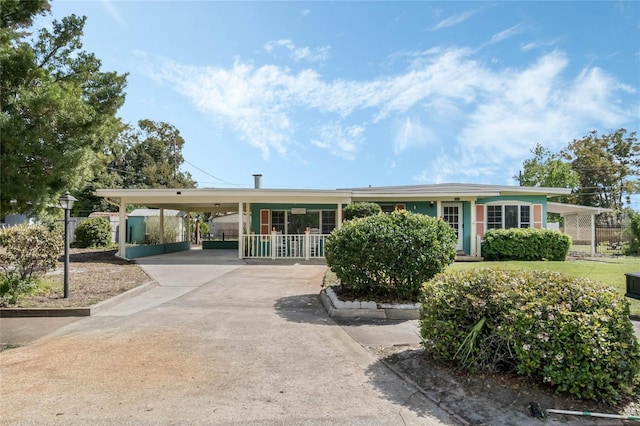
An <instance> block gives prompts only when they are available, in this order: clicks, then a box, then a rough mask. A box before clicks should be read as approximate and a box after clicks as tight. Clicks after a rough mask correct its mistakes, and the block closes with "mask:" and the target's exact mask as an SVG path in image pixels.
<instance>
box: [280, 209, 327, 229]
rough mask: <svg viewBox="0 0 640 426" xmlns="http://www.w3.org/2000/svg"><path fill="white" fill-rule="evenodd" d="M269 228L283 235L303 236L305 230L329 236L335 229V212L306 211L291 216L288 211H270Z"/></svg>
mask: <svg viewBox="0 0 640 426" xmlns="http://www.w3.org/2000/svg"><path fill="white" fill-rule="evenodd" d="M271 226H272V227H273V228H275V229H276V231H277V232H281V233H283V234H304V232H305V231H306V228H309V229H310V230H314V229H317V230H321V231H322V233H323V234H330V233H331V231H333V229H334V228H335V227H336V211H335V210H307V211H306V212H305V213H304V214H293V213H291V211H289V210H271Z"/></svg>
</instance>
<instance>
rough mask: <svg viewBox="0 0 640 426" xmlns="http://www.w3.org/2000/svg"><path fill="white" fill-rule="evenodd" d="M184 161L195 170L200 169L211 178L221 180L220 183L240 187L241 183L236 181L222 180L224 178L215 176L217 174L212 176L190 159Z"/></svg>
mask: <svg viewBox="0 0 640 426" xmlns="http://www.w3.org/2000/svg"><path fill="white" fill-rule="evenodd" d="M184 162H185V163H187V164H188V165H190V166H191V167H193V168H195V169H196V170H198V171H200V172H202V173H204V174H205V175H207V176H209V177H212V178H214V179H215V180H217V181H219V182H221V183H224V184H225V185H231V186H235V187H236V188H242V185H238V184H237V183H231V182H228V181H226V180H224V179H221V178H219V177H217V176H214V175H212V174H211V173H209V172H207V171H204V170H202V169H201V168H200V167H198V166H196V165H195V164H193V163H192V162H190V161H187V160H184Z"/></svg>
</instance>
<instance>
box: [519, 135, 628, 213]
mask: <svg viewBox="0 0 640 426" xmlns="http://www.w3.org/2000/svg"><path fill="white" fill-rule="evenodd" d="M531 152H532V154H533V158H530V159H527V160H525V161H524V164H523V172H522V173H521V175H520V176H519V177H517V179H519V180H520V185H522V186H549V187H556V188H557V187H560V188H572V189H573V194H572V195H571V196H569V197H566V198H565V199H563V200H562V201H564V202H571V203H577V204H581V205H586V206H594V207H604V208H610V209H613V210H615V211H618V212H620V211H622V210H623V207H624V204H625V202H626V203H629V197H630V196H631V195H633V194H639V193H640V179H639V177H640V145H639V144H638V139H637V138H636V133H635V132H631V133H628V132H627V130H626V129H618V130H616V131H614V132H611V133H609V134H598V132H596V131H592V132H591V133H589V134H588V135H587V136H585V137H583V138H581V139H575V140H573V141H572V142H570V143H569V144H568V145H567V147H566V148H565V149H563V150H561V151H560V152H558V153H552V152H550V151H549V150H548V149H547V148H545V147H543V146H542V145H540V144H538V145H536V147H535V148H533V149H532V151H531Z"/></svg>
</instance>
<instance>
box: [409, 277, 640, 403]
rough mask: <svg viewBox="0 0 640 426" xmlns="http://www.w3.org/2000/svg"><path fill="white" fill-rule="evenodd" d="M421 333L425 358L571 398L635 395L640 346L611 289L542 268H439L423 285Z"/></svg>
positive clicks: (624, 307) (613, 398)
mask: <svg viewBox="0 0 640 426" xmlns="http://www.w3.org/2000/svg"><path fill="white" fill-rule="evenodd" d="M421 335H422V339H423V346H424V347H425V350H426V351H427V352H429V353H430V354H431V355H432V356H434V357H436V358H440V359H445V360H449V361H453V362H455V363H457V364H458V365H459V366H460V367H462V368H464V369H467V370H471V371H475V370H489V371H497V370H502V371H504V370H508V371H513V372H517V373H519V374H521V375H525V376H530V377H532V378H535V379H537V380H539V381H540V382H541V383H545V384H547V385H549V386H552V387H553V388H554V389H556V390H557V391H559V392H568V393H570V394H572V395H575V396H577V397H578V398H586V399H594V400H600V401H606V402H616V401H619V400H620V399H622V398H624V397H625V396H629V395H633V394H634V392H637V391H639V390H640V389H639V388H638V386H639V385H640V345H639V344H638V341H637V339H636V336H635V334H634V330H633V325H632V324H631V321H630V319H629V302H628V301H627V300H625V298H624V297H623V296H621V295H620V294H619V293H618V292H617V291H616V289H614V288H611V287H606V286H604V285H602V284H599V283H596V282H592V281H590V280H588V279H584V278H575V277H569V276H564V275H561V274H559V273H556V272H548V271H536V272H525V271H511V270H497V269H489V268H484V269H478V270H470V271H447V272H446V273H443V274H439V275H437V276H436V277H434V278H433V279H432V280H430V281H429V282H427V283H426V284H425V286H424V296H423V302H422V317H421Z"/></svg>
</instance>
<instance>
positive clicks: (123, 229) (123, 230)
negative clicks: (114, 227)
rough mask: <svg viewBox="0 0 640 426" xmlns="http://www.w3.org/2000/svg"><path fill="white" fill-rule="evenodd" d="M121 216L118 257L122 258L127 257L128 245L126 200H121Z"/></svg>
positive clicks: (119, 211)
mask: <svg viewBox="0 0 640 426" xmlns="http://www.w3.org/2000/svg"><path fill="white" fill-rule="evenodd" d="M118 213H119V214H120V224H119V225H118V226H119V228H120V229H119V230H118V256H120V257H122V258H126V257H127V252H126V243H127V203H126V202H125V201H124V198H121V199H120V206H119V209H118Z"/></svg>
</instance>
